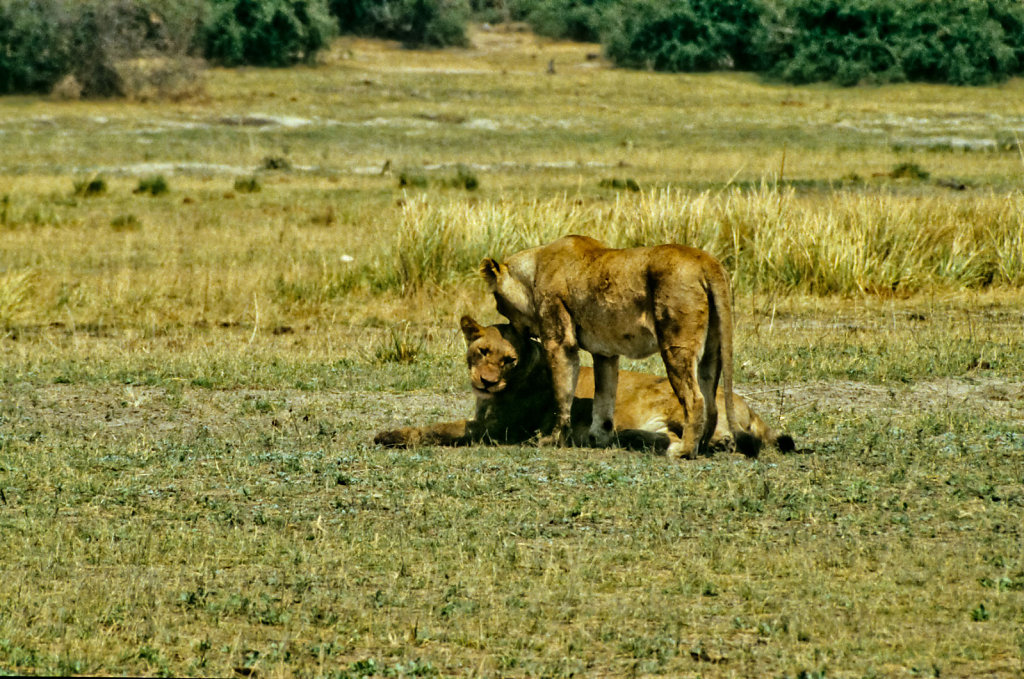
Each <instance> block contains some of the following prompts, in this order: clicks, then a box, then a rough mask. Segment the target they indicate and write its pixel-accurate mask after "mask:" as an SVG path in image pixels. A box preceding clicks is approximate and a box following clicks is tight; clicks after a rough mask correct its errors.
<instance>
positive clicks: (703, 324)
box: [480, 236, 754, 457]
mask: <svg viewBox="0 0 1024 679" xmlns="http://www.w3.org/2000/svg"><path fill="white" fill-rule="evenodd" d="M480 272H481V273H482V274H483V276H484V279H485V280H486V281H487V282H488V285H489V286H490V289H491V291H492V292H493V293H494V299H495V302H496V303H497V308H498V313H500V314H502V315H503V316H505V317H506V318H507V319H508V320H509V321H510V322H511V323H512V325H513V326H515V328H516V330H518V331H519V332H521V333H523V334H524V335H529V336H532V337H536V338H537V339H539V340H540V343H541V347H542V348H543V350H544V356H545V358H546V359H547V362H548V365H550V366H551V376H552V384H553V385H554V391H555V408H556V413H557V416H556V417H557V419H556V421H555V427H554V430H553V431H552V434H551V435H550V436H547V437H544V438H543V439H542V440H541V443H542V444H544V443H552V444H555V445H563V444H565V443H568V439H569V438H570V436H572V435H574V434H573V432H572V430H573V424H572V421H571V420H572V418H571V404H572V401H573V395H574V394H575V393H576V380H577V379H578V374H579V350H580V349H585V350H587V351H589V352H590V353H591V355H592V356H593V358H594V375H595V378H596V383H597V384H596V394H595V396H594V403H593V418H592V420H593V421H592V422H591V424H590V431H589V436H590V438H591V440H592V441H593V442H594V443H595V444H597V445H603V444H604V443H605V442H607V440H608V438H609V437H610V436H611V433H612V430H613V429H615V428H617V427H619V419H618V417H616V416H615V409H616V403H617V399H618V397H617V396H616V394H617V390H616V386H615V384H616V379H617V375H618V369H619V356H627V357H629V358H643V357H645V356H650V355H651V354H653V353H656V352H658V353H660V354H661V357H662V359H663V360H664V362H665V372H666V374H667V375H668V380H669V384H670V385H671V390H672V391H673V392H674V393H675V395H676V398H677V402H678V404H679V406H680V407H679V409H678V411H675V412H676V413H677V417H678V420H676V422H677V424H679V425H680V431H679V436H678V437H677V438H676V439H675V440H673V441H672V443H671V445H670V446H669V450H668V454H669V455H670V456H672V457H693V456H694V455H697V454H704V453H705V452H706V449H707V447H708V445H709V444H710V442H711V438H712V436H713V435H714V434H715V432H716V431H718V407H717V403H718V401H719V399H717V398H716V392H717V391H718V380H719V378H721V380H722V389H723V390H724V391H725V393H726V394H731V393H732V370H733V368H732V335H733V332H732V298H731V292H730V289H729V274H728V273H727V272H726V271H725V268H724V267H723V266H722V264H721V263H720V262H719V261H718V260H717V259H715V258H714V257H712V256H711V255H710V254H708V253H707V252H704V251H703V250H698V249H697V248H691V247H686V246H683V245H658V246H654V247H645V248H626V249H622V250H619V249H615V248H609V247H606V246H605V245H604V244H603V243H601V242H599V241H597V240H594V239H593V238H588V237H585V236H566V237H564V238H560V239H558V240H556V241H554V242H552V243H548V244H547V245H542V246H540V247H535V248H531V249H529V250H523V251H522V252H518V253H516V254H514V255H512V256H511V257H509V258H508V260H506V261H504V262H498V261H496V260H494V259H490V258H488V259H485V260H484V261H483V263H482V264H481V265H480ZM724 406H725V415H726V421H727V423H728V428H729V430H730V431H731V432H732V435H733V438H734V439H736V440H737V441H738V442H739V444H740V445H741V446H742V445H750V446H752V445H754V444H753V442H751V443H749V444H744V442H743V441H742V439H743V438H745V437H746V436H747V433H746V432H744V431H743V430H742V429H741V428H740V427H739V423H738V422H737V421H736V417H735V413H734V412H733V409H732V399H724Z"/></svg>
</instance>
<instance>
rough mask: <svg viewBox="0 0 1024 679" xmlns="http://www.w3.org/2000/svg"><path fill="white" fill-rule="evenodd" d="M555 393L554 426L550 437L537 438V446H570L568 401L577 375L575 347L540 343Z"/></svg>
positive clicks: (570, 411)
mask: <svg viewBox="0 0 1024 679" xmlns="http://www.w3.org/2000/svg"><path fill="white" fill-rule="evenodd" d="M542 346H543V348H544V354H545V356H546V357H547V361H548V365H549V366H550V368H551V382H552V386H553V387H554V391H555V426H554V429H553V430H552V431H551V434H550V435H547V436H541V438H540V440H539V441H538V442H537V443H538V445H541V446H568V445H571V443H572V399H573V396H574V394H575V393H576V382H577V380H578V379H579V375H580V354H579V350H578V349H576V347H567V346H565V345H564V344H562V343H560V342H556V341H546V342H544V343H543V344H542Z"/></svg>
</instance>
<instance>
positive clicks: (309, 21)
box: [0, 0, 1024, 96]
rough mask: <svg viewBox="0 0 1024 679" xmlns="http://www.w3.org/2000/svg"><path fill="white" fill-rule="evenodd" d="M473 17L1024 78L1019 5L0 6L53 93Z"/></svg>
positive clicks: (755, 59)
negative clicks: (64, 84) (66, 83)
mask: <svg viewBox="0 0 1024 679" xmlns="http://www.w3.org/2000/svg"><path fill="white" fill-rule="evenodd" d="M473 13H475V15H476V16H477V17H478V18H489V19H491V20H523V21H527V22H529V23H530V24H531V25H532V26H533V28H534V30H536V31H537V32H538V33H540V34H542V35H548V36H553V37H560V38H568V39H573V40H600V41H601V42H602V43H603V44H604V48H605V52H606V54H607V55H608V57H609V58H610V59H611V60H612V61H613V62H614V63H615V64H617V65H619V66H623V67H627V68H649V69H654V70H659V71H706V70H719V69H738V70H750V71H757V72H761V73H764V74H766V75H768V76H770V77H774V78H778V79H781V80H784V81H786V82H791V83H798V84H799V83H810V82H820V81H829V82H835V83H837V84H840V85H854V84H858V83H863V82H876V83H882V82H900V81H925V82H943V83H953V84H957V85H974V84H986V83H991V82H998V81H1001V80H1004V79H1006V78H1008V77H1011V76H1014V75H1017V74H1020V73H1022V72H1024V2H1022V1H1021V0H633V1H627V0H112V1H109V0H0V94H5V93H15V92H47V91H50V90H52V89H53V88H54V86H55V85H56V84H57V83H58V82H60V81H62V80H66V79H67V78H68V77H69V76H70V77H72V78H73V79H74V83H73V86H70V87H68V88H65V89H66V90H67V91H73V92H75V93H76V94H79V93H80V94H82V95H85V96H124V95H133V94H137V92H138V91H139V90H140V89H145V87H146V86H147V85H148V86H152V85H153V84H154V83H155V84H156V89H157V90H161V89H163V90H175V89H177V88H181V87H186V88H187V87H188V84H189V83H191V82H193V80H194V78H193V77H192V73H191V71H190V69H191V68H192V67H191V66H189V65H188V64H191V63H193V62H189V61H187V60H188V59H193V60H194V59H198V58H205V59H207V60H210V61H212V62H214V63H218V64H222V65H226V66H238V65H243V64H253V65H260V66H288V65H291V64H295V63H300V62H309V61H312V60H313V59H314V58H315V57H316V54H317V53H318V52H319V51H320V50H322V49H324V48H325V47H327V46H328V44H329V42H330V39H331V37H332V36H333V35H335V34H336V33H338V32H341V33H350V34H357V35H370V36H378V37H384V38H390V39H394V40H400V41H402V42H403V43H405V44H406V45H409V46H446V45H466V44H467V43H468V40H467V37H466V24H467V21H468V20H469V18H470V16H471V15H472V14H473ZM141 61H145V62H146V63H147V64H149V66H147V70H145V72H142V71H140V66H139V64H140V62H141ZM154 64H155V65H156V66H155V67H154ZM183 64H185V65H186V66H184V67H183V66H182V65H183ZM151 88H152V87H151Z"/></svg>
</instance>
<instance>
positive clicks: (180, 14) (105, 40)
mask: <svg viewBox="0 0 1024 679" xmlns="http://www.w3.org/2000/svg"><path fill="white" fill-rule="evenodd" d="M202 2H205V0H179V1H172V0H114V1H113V2H111V1H109V0H78V1H75V0H0V46H2V47H3V49H0V94H8V93H31V92H49V91H50V90H52V89H53V87H54V85H55V84H56V83H57V82H58V81H60V80H61V79H63V78H65V77H67V76H73V77H74V80H75V83H76V84H77V88H75V89H76V91H77V90H78V89H79V88H80V93H81V94H82V95H83V96H87V97H106V96H126V95H127V96H131V95H134V94H136V93H137V91H138V90H139V89H141V88H144V87H149V88H150V89H152V87H151V86H152V85H154V84H155V85H156V86H157V89H158V90H160V89H166V88H167V87H169V86H176V85H177V84H178V83H179V82H183V81H184V82H189V83H190V84H189V87H191V88H194V80H195V77H194V76H195V72H194V71H195V69H194V67H193V66H192V65H191V63H190V62H188V61H187V60H185V57H187V53H188V49H189V47H190V46H191V44H192V42H193V37H194V33H195V27H196V25H197V24H198V17H199V15H200V13H201V9H202V6H203V5H202V4H201V3H202ZM139 57H146V58H147V59H146V61H147V62H148V66H147V67H146V71H145V73H141V72H135V70H133V69H136V66H135V64H134V63H133V60H138V58H139ZM136 70H137V69H136ZM183 71H187V72H183ZM168 74H171V75H175V76H181V77H178V78H177V79H175V78H169V77H168ZM157 93H158V94H161V92H157Z"/></svg>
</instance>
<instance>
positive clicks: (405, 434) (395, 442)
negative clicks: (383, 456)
mask: <svg viewBox="0 0 1024 679" xmlns="http://www.w3.org/2000/svg"><path fill="white" fill-rule="evenodd" d="M411 439H412V437H411V436H410V435H409V431H408V430H407V429H390V430H388V431H382V432H380V433H378V434H377V435H376V436H374V437H373V442H374V443H376V444H377V445H379V446H385V447H387V448H405V447H408V446H409V445H411V444H412V441H411Z"/></svg>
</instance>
